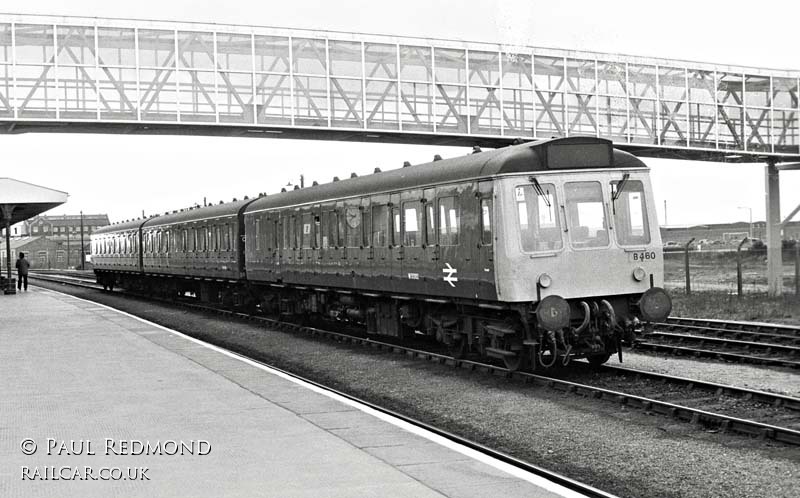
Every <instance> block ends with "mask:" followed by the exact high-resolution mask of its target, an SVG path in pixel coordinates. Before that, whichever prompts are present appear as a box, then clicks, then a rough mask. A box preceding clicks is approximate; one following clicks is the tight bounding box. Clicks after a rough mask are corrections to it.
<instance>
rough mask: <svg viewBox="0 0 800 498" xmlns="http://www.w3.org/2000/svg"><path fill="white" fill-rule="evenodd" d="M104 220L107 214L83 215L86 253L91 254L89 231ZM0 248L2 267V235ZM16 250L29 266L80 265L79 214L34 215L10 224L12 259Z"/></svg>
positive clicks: (55, 267)
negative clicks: (23, 254)
mask: <svg viewBox="0 0 800 498" xmlns="http://www.w3.org/2000/svg"><path fill="white" fill-rule="evenodd" d="M108 224H109V220H108V215H105V214H90V215H83V249H84V253H85V254H86V255H90V254H91V243H90V241H91V234H92V233H93V232H94V231H95V230H96V229H97V228H99V227H101V226H105V225H108ZM3 232H5V231H3ZM0 249H2V251H0V252H2V256H0V261H2V264H3V267H5V259H6V250H5V239H3V241H2V242H0ZM20 252H24V253H25V257H26V258H27V259H28V260H29V261H30V263H31V268H33V269H39V270H42V269H66V268H78V267H80V266H81V215H61V216H35V217H33V218H31V219H29V220H26V221H23V222H21V223H17V224H16V225H14V226H12V227H11V258H12V259H14V260H16V259H17V255H18V254H19V253H20ZM12 263H13V262H12ZM12 267H13V264H12Z"/></svg>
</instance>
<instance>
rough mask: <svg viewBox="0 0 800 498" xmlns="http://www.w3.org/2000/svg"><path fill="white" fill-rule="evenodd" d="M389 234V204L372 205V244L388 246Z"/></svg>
mask: <svg viewBox="0 0 800 498" xmlns="http://www.w3.org/2000/svg"><path fill="white" fill-rule="evenodd" d="M388 234H389V206H385V205H384V206H372V236H371V237H370V245H371V246H374V247H386V243H387V236H388Z"/></svg>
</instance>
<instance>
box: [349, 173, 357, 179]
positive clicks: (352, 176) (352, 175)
mask: <svg viewBox="0 0 800 498" xmlns="http://www.w3.org/2000/svg"><path fill="white" fill-rule="evenodd" d="M350 178H358V175H357V174H356V172H355V171H354V172H352V173H350Z"/></svg>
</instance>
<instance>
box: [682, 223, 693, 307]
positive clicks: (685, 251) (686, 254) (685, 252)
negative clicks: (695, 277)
mask: <svg viewBox="0 0 800 498" xmlns="http://www.w3.org/2000/svg"><path fill="white" fill-rule="evenodd" d="M692 242H694V237H692V239H691V240H690V241H689V242H687V243H686V245H685V246H683V257H684V259H683V262H684V271H685V273H686V295H687V296H688V295H689V294H691V293H692V281H691V278H690V277H689V246H690V245H692Z"/></svg>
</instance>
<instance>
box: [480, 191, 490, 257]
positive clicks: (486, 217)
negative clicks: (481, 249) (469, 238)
mask: <svg viewBox="0 0 800 498" xmlns="http://www.w3.org/2000/svg"><path fill="white" fill-rule="evenodd" d="M481 244H483V245H485V246H490V245H492V200H491V199H481Z"/></svg>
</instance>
